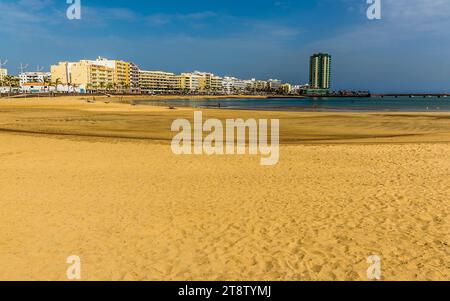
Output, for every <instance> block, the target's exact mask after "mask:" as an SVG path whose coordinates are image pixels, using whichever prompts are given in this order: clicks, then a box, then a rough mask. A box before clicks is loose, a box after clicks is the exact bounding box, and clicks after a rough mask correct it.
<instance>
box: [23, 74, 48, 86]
mask: <svg viewBox="0 0 450 301" xmlns="http://www.w3.org/2000/svg"><path fill="white" fill-rule="evenodd" d="M51 76H52V74H51V73H50V72H23V73H20V74H19V80H20V86H24V85H25V84H26V83H45V82H49V81H50V79H51Z"/></svg>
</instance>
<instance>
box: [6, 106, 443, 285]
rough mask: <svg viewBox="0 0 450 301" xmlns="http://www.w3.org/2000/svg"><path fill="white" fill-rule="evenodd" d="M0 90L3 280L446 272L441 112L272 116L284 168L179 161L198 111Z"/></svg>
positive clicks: (229, 114) (436, 275) (434, 276)
mask: <svg viewBox="0 0 450 301" xmlns="http://www.w3.org/2000/svg"><path fill="white" fill-rule="evenodd" d="M86 100H87V98H86V97H85V98H83V97H66V98H54V99H53V98H48V99H27V100H24V99H15V100H5V99H0V206H1V210H0V225H1V227H0V280H66V279H67V278H66V269H67V267H68V265H67V263H66V259H67V257H68V256H70V255H78V256H80V258H81V263H82V279H83V280H367V269H368V267H369V264H368V263H367V258H368V256H371V255H377V256H379V257H380V258H381V259H382V279H383V280H445V279H447V280H448V279H450V247H449V240H450V219H449V216H450V202H449V196H450V185H449V179H450V122H449V121H450V113H336V112H329V113H327V112H322V113H315V112H310V113H306V112H305V113H303V112H269V111H264V112H258V111H231V110H214V109H209V110H203V115H204V118H218V119H222V120H223V119H226V118H243V119H247V118H279V119H280V123H281V131H280V142H281V148H280V161H279V164H278V165H276V166H272V167H267V166H261V165H260V164H259V157H257V156H256V157H255V156H205V155H202V156H194V155H192V156H176V155H174V154H173V153H172V151H171V149H170V141H171V139H172V137H173V135H174V133H172V132H171V131H170V125H171V123H172V121H173V120H175V119H177V118H187V119H190V120H192V118H193V109H191V108H177V109H175V110H171V109H169V108H166V107H163V106H161V107H155V106H132V105H129V104H126V103H116V102H115V101H113V102H110V101H111V100H110V99H108V98H103V97H98V98H97V99H96V102H95V103H87V101H86Z"/></svg>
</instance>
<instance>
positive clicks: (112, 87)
mask: <svg viewBox="0 0 450 301" xmlns="http://www.w3.org/2000/svg"><path fill="white" fill-rule="evenodd" d="M114 86H115V84H113V83H108V84H106V91H108V92H111V90H112V89H114Z"/></svg>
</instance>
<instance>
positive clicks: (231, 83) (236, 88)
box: [222, 76, 247, 94]
mask: <svg viewBox="0 0 450 301" xmlns="http://www.w3.org/2000/svg"><path fill="white" fill-rule="evenodd" d="M222 86H223V90H224V92H225V93H227V94H234V93H239V92H244V91H245V90H246V89H247V83H246V81H244V80H241V79H238V78H236V77H230V76H225V77H224V78H223V80H222Z"/></svg>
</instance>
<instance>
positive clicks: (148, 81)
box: [50, 57, 291, 94]
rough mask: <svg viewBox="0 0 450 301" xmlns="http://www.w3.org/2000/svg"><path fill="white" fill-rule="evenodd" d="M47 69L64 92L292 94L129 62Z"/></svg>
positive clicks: (275, 85)
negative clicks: (155, 68)
mask: <svg viewBox="0 0 450 301" xmlns="http://www.w3.org/2000/svg"><path fill="white" fill-rule="evenodd" d="M50 69H51V80H52V84H53V85H56V86H60V85H61V86H65V87H66V88H63V89H62V91H64V92H68V91H69V92H70V91H74V90H77V91H85V92H97V91H111V92H112V91H114V92H118V93H143V94H180V93H183V94H195V93H198V94H233V93H266V92H271V93H276V92H285V91H290V90H291V89H289V88H287V86H283V83H282V82H281V81H280V80H273V79H271V80H268V81H263V80H256V79H251V80H242V79H239V78H236V77H232V76H226V77H223V78H222V77H220V76H217V75H215V74H213V73H210V72H200V71H194V72H184V73H181V74H175V73H172V72H165V71H150V70H141V69H140V68H139V66H138V65H136V64H134V63H132V62H126V61H122V60H110V59H106V58H103V57H98V58H97V59H95V60H80V61H78V62H59V63H58V64H55V65H52V66H51V68H50ZM73 87H77V88H78V89H73ZM58 91H61V90H60V89H58Z"/></svg>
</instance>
